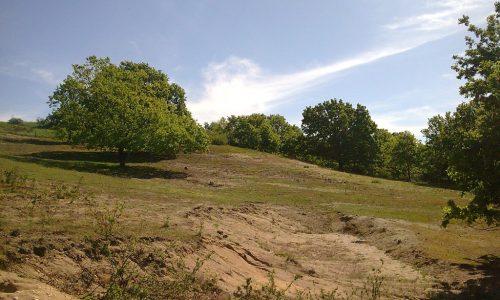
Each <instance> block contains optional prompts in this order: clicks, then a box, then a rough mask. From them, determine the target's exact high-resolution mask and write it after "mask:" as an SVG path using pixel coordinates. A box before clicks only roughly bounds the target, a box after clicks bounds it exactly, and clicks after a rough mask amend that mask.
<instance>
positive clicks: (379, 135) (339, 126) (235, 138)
mask: <svg viewBox="0 0 500 300" xmlns="http://www.w3.org/2000/svg"><path fill="white" fill-rule="evenodd" d="M204 128H205V130H206V131H207V134H208V136H209V138H210V141H211V143H212V144H216V145H223V144H229V145H233V146H238V147H244V148H250V149H255V150H260V151H264V152H269V153H277V154H282V155H284V156H287V157H291V158H296V159H300V160H304V161H308V162H312V163H316V164H319V165H323V166H327V167H331V168H334V169H338V170H341V171H346V172H353V173H358V174H365V175H371V176H380V177H385V178H392V179H404V180H408V181H410V180H418V179H421V178H423V177H424V176H423V174H426V173H432V172H435V171H434V170H427V165H424V163H423V155H424V152H425V151H424V149H425V148H426V145H425V144H423V143H421V142H420V141H419V140H417V139H416V138H415V136H414V135H413V134H412V133H411V132H409V131H404V132H395V133H390V132H389V131H387V130H386V129H381V128H378V127H377V125H376V124H375V122H374V121H373V120H372V119H371V117H370V114H369V112H368V110H367V109H366V107H364V106H362V105H360V104H358V105H357V106H356V107H353V106H352V105H351V104H350V103H348V102H344V101H343V100H337V99H332V100H328V101H325V102H323V103H320V104H317V105H316V106H310V107H306V108H305V109H304V112H303V119H302V125H301V127H298V126H296V125H293V124H290V123H288V122H287V121H286V119H285V118H284V117H283V116H281V115H264V114H251V115H248V116H230V117H228V118H221V119H220V120H218V121H215V122H211V123H205V125H204ZM429 168H430V169H432V168H433V166H431V165H429ZM447 182H448V181H447ZM431 183H433V184H438V183H439V184H441V182H437V181H431Z"/></svg>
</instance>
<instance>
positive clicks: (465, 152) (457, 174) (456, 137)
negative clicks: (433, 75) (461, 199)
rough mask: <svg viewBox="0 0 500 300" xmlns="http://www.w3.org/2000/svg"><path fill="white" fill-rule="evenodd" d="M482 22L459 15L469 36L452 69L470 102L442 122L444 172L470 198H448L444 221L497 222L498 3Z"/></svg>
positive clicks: (499, 130)
mask: <svg viewBox="0 0 500 300" xmlns="http://www.w3.org/2000/svg"><path fill="white" fill-rule="evenodd" d="M486 21H487V22H486V27H485V28H480V27H477V26H475V25H473V24H471V23H470V21H469V17H467V16H464V17H463V18H461V19H460V20H459V22H460V23H461V24H464V25H465V26H467V28H468V31H469V32H471V33H472V34H473V37H471V36H467V37H466V38H465V41H466V45H467V49H466V50H465V54H464V55H462V56H460V55H455V56H454V59H455V61H456V63H455V64H454V65H453V66H452V68H453V69H454V70H455V71H456V72H457V78H459V79H463V80H465V84H464V85H462V86H461V87H460V93H461V94H462V95H463V96H465V97H466V98H467V99H470V101H469V102H466V103H462V104H461V105H459V106H458V107H457V110H456V111H455V112H454V113H453V115H452V116H451V118H450V120H449V124H448V125H447V127H446V130H447V132H446V134H445V138H446V139H447V140H448V142H449V145H450V149H449V150H448V163H449V167H448V174H449V176H450V177H451V178H452V179H453V180H454V181H455V182H456V183H457V184H458V185H459V186H460V187H461V188H462V189H463V190H464V191H469V192H472V193H473V194H474V199H473V200H472V201H471V202H470V203H469V204H468V205H466V206H464V207H458V206H457V205H456V204H455V203H454V202H453V201H450V202H449V203H448V206H447V207H446V208H445V210H444V217H443V225H444V226H446V225H447V224H448V223H449V222H450V220H451V219H462V220H466V221H467V222H468V223H472V222H475V221H476V220H478V219H485V220H486V222H487V223H488V224H496V225H497V226H498V225H499V223H500V213H499V201H500V200H499V198H500V151H499V149H500V60H499V57H500V2H496V3H495V13H494V14H493V15H490V16H488V18H487V20H486Z"/></svg>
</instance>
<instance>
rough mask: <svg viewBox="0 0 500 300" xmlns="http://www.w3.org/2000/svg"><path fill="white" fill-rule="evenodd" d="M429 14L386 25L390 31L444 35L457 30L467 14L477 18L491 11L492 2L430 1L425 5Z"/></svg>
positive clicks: (480, 0)
mask: <svg viewBox="0 0 500 300" xmlns="http://www.w3.org/2000/svg"><path fill="white" fill-rule="evenodd" d="M425 7H426V10H427V11H428V12H423V13H421V14H417V15H414V16H409V17H406V18H400V19H399V20H396V21H395V22H393V23H390V24H387V25H384V28H386V29H388V30H400V31H411V32H426V33H431V32H432V33H435V34H439V33H444V34H448V33H449V30H450V29H452V28H455V29H456V28H457V26H456V24H457V18H459V17H461V16H462V15H463V14H465V13H467V14H468V15H471V16H472V17H473V18H475V17H476V16H478V15H481V14H483V13H484V12H485V10H487V9H491V7H492V5H491V1H487V0H442V1H428V2H427V5H425Z"/></svg>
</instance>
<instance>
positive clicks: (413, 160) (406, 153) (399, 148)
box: [389, 131, 420, 181]
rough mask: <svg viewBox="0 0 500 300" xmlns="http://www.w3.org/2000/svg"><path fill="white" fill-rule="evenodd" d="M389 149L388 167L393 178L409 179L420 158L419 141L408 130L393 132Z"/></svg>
mask: <svg viewBox="0 0 500 300" xmlns="http://www.w3.org/2000/svg"><path fill="white" fill-rule="evenodd" d="M393 136H394V141H393V144H392V148H391V150H390V153H391V158H390V163H389V164H390V168H391V172H392V176H393V178H397V179H400V178H405V179H406V180H408V181H411V179H412V176H413V174H414V172H415V169H416V168H417V166H418V163H419V158H420V155H419V154H420V153H419V152H420V143H419V142H418V141H417V139H416V138H415V136H414V135H413V134H412V133H411V132H409V131H403V132H398V133H394V134H393Z"/></svg>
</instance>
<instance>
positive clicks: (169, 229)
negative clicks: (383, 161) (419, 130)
mask: <svg viewBox="0 0 500 300" xmlns="http://www.w3.org/2000/svg"><path fill="white" fill-rule="evenodd" d="M130 159H131V162H130V164H129V165H128V166H127V167H126V168H124V169H123V168H119V167H118V165H117V162H116V161H117V160H116V157H115V155H114V154H113V153H107V152H95V151H88V150H86V149H83V148H80V147H72V146H69V145H66V144H64V143H61V142H59V141H57V140H52V139H48V138H40V137H34V136H29V135H28V134H26V135H23V136H21V135H17V134H13V133H12V132H10V133H9V132H6V131H5V130H4V132H3V133H0V169H1V171H2V172H3V175H2V176H3V177H2V178H3V179H2V181H3V182H2V183H1V185H2V186H1V189H2V190H1V194H0V211H1V212H0V216H1V219H0V220H1V221H0V241H1V245H2V247H0V262H1V264H2V268H3V269H6V270H8V271H9V272H13V273H17V274H19V275H22V276H24V277H26V278H30V280H31V279H33V280H38V281H41V282H43V283H44V284H48V285H51V286H54V287H56V288H57V289H59V290H61V291H63V292H65V293H67V294H72V295H74V296H78V297H83V296H84V295H87V294H88V293H89V291H92V290H93V291H97V292H96V293H99V292H102V291H104V290H105V289H106V285H107V284H108V283H109V281H112V279H113V277H112V276H111V277H110V274H113V271H114V270H115V269H116V267H117V266H116V265H114V264H113V261H115V262H116V260H109V259H107V257H109V256H110V255H109V253H125V252H126V251H125V250H124V249H125V248H126V249H128V250H130V249H132V250H130V251H132V252H131V253H133V255H130V257H128V261H130V262H131V264H133V266H134V268H136V269H137V272H139V273H141V274H142V273H148V274H155V276H157V277H165V276H166V277H167V278H171V277H172V275H171V274H172V273H171V269H170V268H169V262H172V261H182V264H181V265H182V267H181V269H182V270H191V271H194V270H196V271H197V266H200V270H199V272H198V274H199V276H201V277H203V278H205V280H207V281H210V282H212V283H213V284H214V286H215V287H214V288H213V289H201V290H200V291H202V292H201V293H202V294H203V295H205V296H206V298H211V299H212V298H221V297H222V298H223V297H227V296H228V295H231V293H232V292H234V291H235V290H237V287H238V286H240V285H243V284H244V283H245V280H246V278H248V277H251V278H252V280H253V281H252V282H253V283H254V284H255V285H257V286H259V285H262V284H266V283H267V284H269V282H270V281H269V274H274V275H272V276H273V280H274V282H275V283H276V285H277V287H278V288H286V286H287V285H288V284H289V283H290V282H293V285H292V286H291V288H290V289H289V290H287V292H286V293H288V294H289V295H292V294H296V291H308V292H310V293H312V294H317V293H320V290H325V291H333V290H336V293H338V295H344V296H345V295H351V294H353V293H354V294H355V295H358V294H356V293H359V295H361V294H363V293H367V295H368V291H369V290H370V291H371V292H370V293H372V294H373V289H371V288H368V287H367V286H370V287H373V286H378V285H379V283H378V282H380V285H379V287H380V291H375V293H378V294H377V295H378V296H382V298H385V297H389V298H391V297H392V298H405V297H406V298H418V297H427V298H432V297H434V298H436V299H440V297H441V298H442V297H445V296H446V297H450V298H452V297H456V298H458V299H460V298H459V297H463V298H464V299H466V298H467V297H476V296H477V297H495V296H497V295H498V294H494V293H498V289H496V290H495V284H497V283H496V282H497V280H498V271H499V269H498V268H499V267H498V255H499V254H500V239H499V237H500V235H499V232H498V231H488V230H478V229H475V228H470V227H467V226H464V225H462V224H454V225H452V226H450V227H449V228H448V229H443V228H441V227H439V220H440V207H441V206H443V205H444V204H445V203H446V201H447V200H448V199H455V200H457V199H460V193H459V192H458V191H452V190H446V189H438V188H432V187H426V186H419V185H416V184H412V183H406V182H398V181H390V180H384V179H379V178H372V177H367V176H358V175H353V174H348V173H342V172H337V171H333V170H329V169H325V168H320V167H318V166H315V165H311V164H307V163H303V162H299V161H295V160H291V159H287V158H283V157H279V156H275V155H271V154H265V153H260V152H257V151H252V150H246V149H241V148H235V147H230V146H212V147H211V148H210V150H209V151H208V153H202V154H190V155H179V157H178V158H176V159H170V160H168V159H162V158H157V157H149V156H144V155H134V156H131V158H130ZM103 245H104V248H105V249H104V248H103ZM202 261H203V264H202V263H201V262H202ZM197 262H198V263H197ZM193 268H194V269H193ZM187 273H189V272H187ZM193 273H194V272H193ZM296 275H299V276H298V277H297V276H296ZM1 278H2V277H0V280H1ZM183 278H184V277H183ZM3 286H7V285H6V284H2V282H0V287H3ZM496 287H497V288H498V286H496ZM205 288H206V287H205ZM10 291H11V292H10V293H11V294H12V293H15V292H16V291H15V289H10ZM2 293H4V294H5V295H6V294H8V293H9V291H7V290H6V289H4V288H1V289H0V296H2V295H3V294H2ZM190 293H195V292H194V291H190ZM478 293H481V294H478ZM189 295H190V296H193V294H189ZM235 295H237V294H235ZM186 297H187V296H186ZM235 297H236V296H235ZM187 298H189V297H187ZM355 298H356V297H355ZM452 299H455V298H452Z"/></svg>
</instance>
